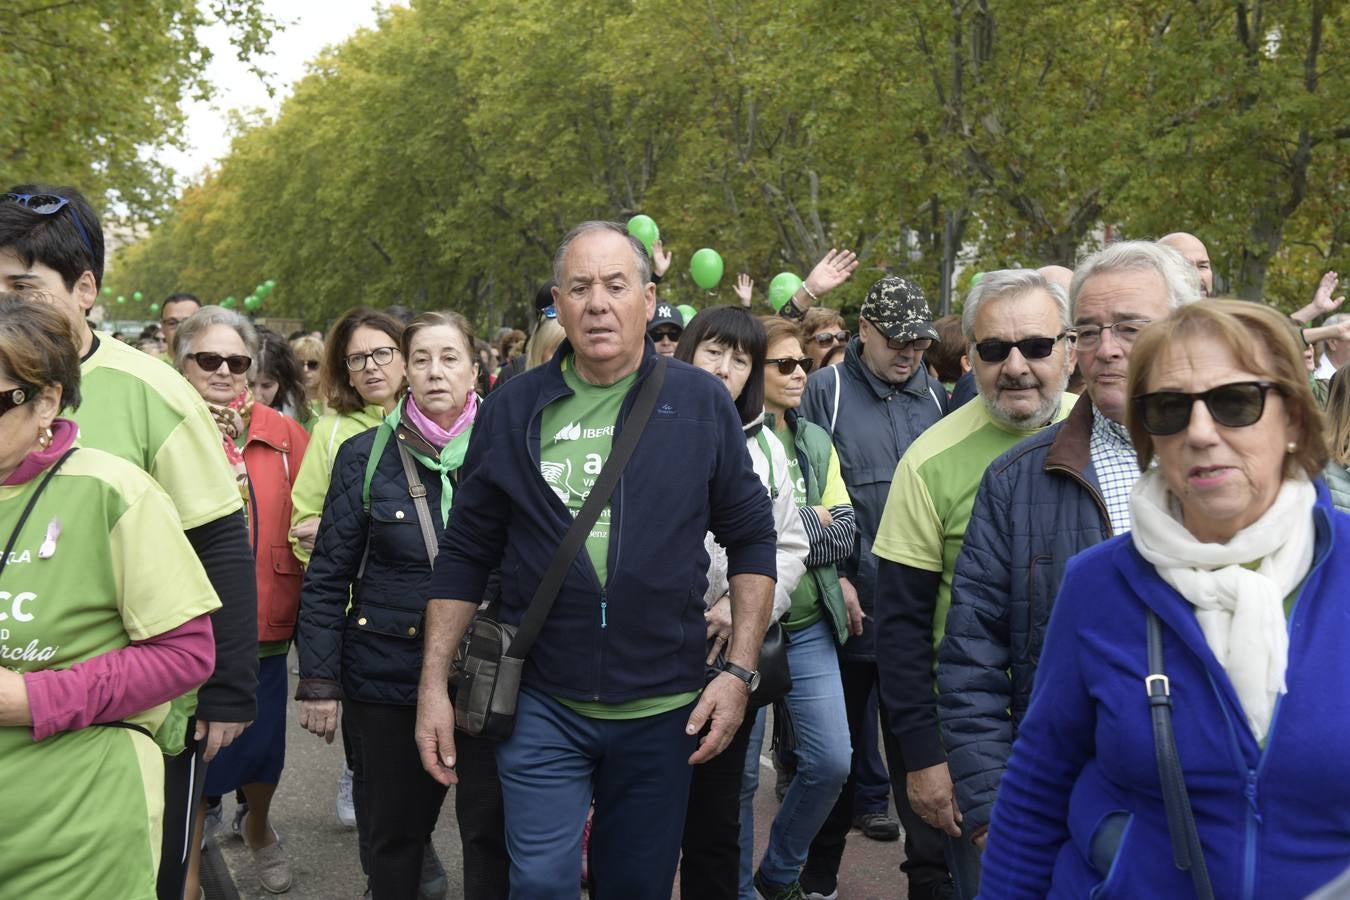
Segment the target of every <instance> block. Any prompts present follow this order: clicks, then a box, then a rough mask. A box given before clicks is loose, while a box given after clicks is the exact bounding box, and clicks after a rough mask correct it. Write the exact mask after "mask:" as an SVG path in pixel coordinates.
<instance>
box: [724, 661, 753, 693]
mask: <svg viewBox="0 0 1350 900" xmlns="http://www.w3.org/2000/svg"><path fill="white" fill-rule="evenodd" d="M722 671H723V672H727V673H729V674H731V675H735V676H736V677H737V678H739V679H740V680H741V681H744V682H745V683H746V684H747V685H749V687H750V691H751V693H753V692H754V690H755V688H757V687H759V673H758V672H751V671H750V670H749V669H742V668H741V667H740V666H738V665H736V664H735V663H733V662H724V663H722Z"/></svg>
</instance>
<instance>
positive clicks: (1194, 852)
mask: <svg viewBox="0 0 1350 900" xmlns="http://www.w3.org/2000/svg"><path fill="white" fill-rule="evenodd" d="M1144 688H1145V690H1146V691H1147V693H1148V703H1149V706H1150V707H1151V708H1152V715H1153V748H1154V752H1155V754H1156V755H1157V758H1158V781H1159V783H1160V784H1161V786H1162V797H1163V809H1164V810H1166V812H1167V831H1168V833H1169V834H1170V835H1171V837H1172V861H1173V863H1175V864H1176V867H1177V868H1178V869H1181V870H1182V871H1186V870H1187V869H1189V870H1190V873H1191V881H1192V882H1193V883H1194V884H1195V896H1196V897H1197V898H1198V900H1214V888H1213V887H1212V886H1211V885H1210V883H1209V868H1208V867H1207V866H1206V865H1205V854H1204V852H1203V850H1202V849H1201V847H1200V834H1199V832H1198V831H1196V828H1195V814H1194V812H1192V810H1191V798H1190V797H1189V795H1187V793H1186V780H1185V778H1184V777H1183V776H1182V774H1181V759H1180V757H1179V756H1178V755H1177V738H1176V735H1175V734H1174V733H1173V731H1172V688H1171V683H1170V682H1169V681H1168V680H1167V674H1166V672H1165V671H1164V668H1163V645H1162V623H1161V622H1159V621H1158V615H1157V613H1155V612H1153V610H1149V611H1148V677H1147V678H1145V679H1144Z"/></svg>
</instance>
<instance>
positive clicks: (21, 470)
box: [4, 419, 80, 485]
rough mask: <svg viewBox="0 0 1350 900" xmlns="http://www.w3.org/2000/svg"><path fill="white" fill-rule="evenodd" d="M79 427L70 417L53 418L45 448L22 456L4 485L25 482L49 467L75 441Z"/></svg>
mask: <svg viewBox="0 0 1350 900" xmlns="http://www.w3.org/2000/svg"><path fill="white" fill-rule="evenodd" d="M79 434H80V429H79V427H78V426H77V425H76V424H75V423H74V422H72V421H71V420H70V419H55V420H53V421H52V442H51V445H50V446H48V447H47V448H46V449H45V450H35V451H33V452H32V453H30V454H28V455H27V456H25V457H24V460H23V462H21V463H19V465H18V467H17V468H15V470H14V471H13V472H10V473H9V477H8V478H6V479H5V482H4V483H5V484H6V485H11V484H25V483H27V482H29V481H31V480H33V478H35V477H36V476H37V475H38V474H40V473H42V472H45V471H46V470H47V469H48V468H50V467H51V465H52V463H54V462H56V461H57V460H58V459H60V458H61V454H63V453H65V452H66V451H67V450H69V449H70V445H71V444H73V443H75V438H77V437H79Z"/></svg>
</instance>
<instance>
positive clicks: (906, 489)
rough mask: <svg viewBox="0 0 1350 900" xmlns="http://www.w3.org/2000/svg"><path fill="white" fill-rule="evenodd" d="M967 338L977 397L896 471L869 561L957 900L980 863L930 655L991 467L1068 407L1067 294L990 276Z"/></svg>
mask: <svg viewBox="0 0 1350 900" xmlns="http://www.w3.org/2000/svg"><path fill="white" fill-rule="evenodd" d="M961 329H962V332H963V333H964V335H965V338H966V342H967V344H968V346H969V356H970V361H971V364H972V366H973V367H974V371H975V381H976V384H977V386H978V387H979V391H980V397H979V400H972V401H971V402H970V403H967V404H966V405H965V406H963V407H961V408H960V409H959V410H957V411H956V412H954V413H952V414H951V415H950V416H948V417H947V418H946V419H944V420H943V421H942V422H941V423H940V424H938V425H936V426H934V427H933V428H930V429H929V430H928V431H926V432H924V434H923V436H922V437H920V438H919V439H918V440H916V441H915V442H914V443H913V444H911V445H910V447H909V449H908V450H907V451H906V452H905V455H904V457H903V458H902V459H901V460H900V465H899V466H898V467H897V468H896V470H895V477H894V479H893V481H892V482H891V489H890V494H889V496H888V497H887V500H886V509H885V512H884V513H883V514H882V517H881V524H880V525H879V527H878V529H877V536H876V540H875V541H873V543H872V552H873V554H875V555H876V557H877V575H876V578H877V596H876V629H877V645H876V653H877V668H878V671H879V674H880V677H881V702H882V707H883V709H885V710H886V712H887V713H888V714H889V716H890V719H889V723H888V724H889V732H890V737H891V738H892V739H893V740H894V741H895V743H896V745H897V746H898V747H899V751H900V754H901V757H902V758H903V759H904V761H905V765H906V773H907V774H906V786H907V789H908V796H909V801H910V804H911V805H912V807H913V808H914V811H915V812H917V813H918V814H919V816H920V818H922V819H923V821H924V822H926V823H927V824H928V825H930V826H932V827H935V828H938V829H939V830H941V831H942V832H944V833H945V835H946V855H947V863H948V867H949V868H950V871H951V875H952V878H953V880H954V882H955V888H956V895H957V896H958V897H960V898H964V900H969V898H971V897H973V896H974V895H975V892H976V890H978V880H979V856H978V852H977V850H976V848H975V847H974V845H972V844H971V842H970V835H969V833H968V832H967V831H965V830H964V829H963V827H962V824H961V814H960V812H959V811H958V810H957V808H956V805H955V803H954V802H953V799H952V796H953V795H952V781H951V777H950V775H949V774H948V771H947V760H946V754H945V753H944V751H943V747H942V741H941V738H940V737H939V734H938V713H937V695H936V691H935V683H934V682H935V679H934V671H933V662H934V651H935V648H936V647H937V644H938V641H940V640H941V638H942V634H943V628H944V626H945V624H946V619H947V607H948V605H949V603H950V598H951V584H952V575H953V572H954V570H955V568H956V557H957V553H958V552H959V551H960V549H961V543H962V540H963V538H964V536H965V530H966V523H967V522H968V521H969V520H970V511H971V506H972V504H973V502H974V499H975V489H976V488H977V487H978V486H979V483H980V476H981V475H982V474H983V473H984V470H985V467H986V466H988V465H989V463H990V462H991V461H992V460H993V459H994V458H995V457H997V456H999V455H1000V454H1001V453H1003V452H1004V451H1005V450H1008V449H1009V448H1011V447H1012V446H1013V445H1014V444H1016V443H1018V442H1019V441H1021V440H1022V439H1024V438H1026V437H1027V436H1028V435H1031V434H1034V433H1036V432H1037V431H1040V430H1041V429H1042V428H1044V427H1046V426H1047V425H1049V424H1051V423H1052V422H1056V421H1059V420H1060V419H1062V418H1064V417H1065V416H1066V415H1068V412H1069V410H1070V408H1071V407H1072V399H1073V397H1072V395H1068V396H1067V397H1066V395H1065V394H1064V387H1065V385H1066V384H1067V383H1068V380H1069V373H1070V371H1071V370H1072V368H1073V363H1074V350H1073V331H1072V328H1071V327H1070V319H1069V298H1068V296H1067V295H1066V294H1065V292H1064V289H1063V288H1062V287H1060V286H1059V285H1058V284H1056V283H1054V282H1051V281H1049V280H1047V279H1046V278H1045V276H1044V275H1041V274H1040V273H1039V272H1037V271H1035V270H1034V269H1009V270H1004V271H998V272H989V273H986V274H985V276H984V278H983V279H981V281H980V282H979V284H977V285H976V286H975V287H974V288H973V289H972V290H971V292H970V293H969V295H967V297H966V303H965V307H964V309H963V311H962V318H961Z"/></svg>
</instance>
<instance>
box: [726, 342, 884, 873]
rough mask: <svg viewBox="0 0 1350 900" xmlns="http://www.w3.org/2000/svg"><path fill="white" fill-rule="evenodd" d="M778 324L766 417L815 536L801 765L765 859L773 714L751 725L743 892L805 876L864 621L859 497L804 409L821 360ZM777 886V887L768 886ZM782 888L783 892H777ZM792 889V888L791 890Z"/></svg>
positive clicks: (793, 695) (804, 600) (843, 740)
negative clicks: (764, 767)
mask: <svg viewBox="0 0 1350 900" xmlns="http://www.w3.org/2000/svg"><path fill="white" fill-rule="evenodd" d="M761 321H762V322H763V323H764V327H765V330H766V332H767V334H768V351H767V353H766V354H765V355H766V359H765V365H764V423H765V426H766V427H771V428H772V429H773V432H774V434H775V435H776V436H777V437H778V439H779V441H780V442H781V443H782V444H783V446H784V447H785V448H787V449H788V453H787V458H788V471H789V474H790V476H791V479H790V480H791V482H792V488H793V495H794V497H793V499H794V501H795V502H796V504H797V507H798V511H799V513H800V514H801V519H802V525H803V526H804V527H805V529H806V533H807V536H808V538H809V539H810V550H809V552H808V554H807V557H806V566H807V569H806V575H805V576H804V577H803V578H802V580H801V581H800V582H799V583H798V585H797V587H796V589H795V590H794V591H793V592H792V605H791V606H790V607H789V608H788V612H787V615H785V616H784V617H783V619H782V624H783V628H784V630H785V631H786V632H787V651H788V669H789V670H790V671H791V672H792V690H791V691H789V692H788V695H787V701H786V704H787V709H788V710H789V712H790V713H791V716H792V726H793V730H794V733H795V735H796V747H795V748H794V749H793V751H792V754H793V757H794V759H795V763H796V774H795V775H794V777H793V779H792V781H791V783H790V784H789V785H788V789H787V792H786V793H785V794H784V795H783V801H782V804H781V805H780V806H779V808H778V814H777V815H776V816H775V817H774V821H773V825H772V826H770V829H769V843H768V847H767V848H766V849H765V852H764V856H763V857H762V858H761V859H760V860H759V862H758V865H757V866H756V861H755V859H754V835H755V830H754V797H755V790H756V789H757V788H758V787H759V768H760V764H759V757H760V748H761V746H762V745H763V742H764V714H763V711H762V710H761V711H760V715H759V718H758V721H757V722H756V723H755V728H754V731H753V732H751V735H750V751H749V752H748V753H747V754H746V756H745V771H744V775H743V778H742V781H741V897H742V898H743V900H744V898H747V897H754V896H756V894H755V892H756V890H758V891H759V895H760V896H764V897H774V896H778V895H779V893H781V892H782V891H783V890H784V889H785V886H786V889H787V890H790V889H791V887H793V886H797V885H799V884H800V887H801V888H802V889H805V888H807V887H809V884H808V883H806V882H805V881H804V880H803V879H809V876H810V873H803V872H802V867H803V866H804V865H805V863H806V858H807V853H808V851H809V850H810V847H811V841H812V840H813V839H814V838H815V836H816V832H817V831H819V830H820V826H821V825H822V824H824V822H825V819H826V817H827V816H828V815H829V814H830V810H831V809H832V808H833V807H834V804H835V801H836V800H837V799H838V797H839V792H840V790H841V789H842V788H843V786H844V782H845V781H846V780H847V779H848V772H849V764H850V761H851V760H852V749H851V743H850V741H849V730H848V719H847V716H846V714H845V709H844V687H843V683H842V681H841V680H840V676H839V658H838V655H837V651H838V647H839V646H841V645H842V644H843V643H844V642H845V641H846V640H848V636H849V635H850V634H858V633H861V631H862V609H861V608H860V607H859V606H858V605H857V601H856V600H854V601H853V603H852V604H851V605H850V604H846V603H845V600H844V594H843V591H842V590H841V589H840V586H839V573H838V572H837V571H836V570H835V563H836V562H838V561H839V560H842V559H844V558H845V557H847V556H848V555H849V554H850V553H852V552H853V544H854V535H855V530H856V529H855V525H854V519H853V505H852V501H850V499H849V496H848V492H847V490H846V489H845V488H844V480H843V478H842V476H841V475H840V473H839V458H838V456H836V455H835V452H834V447H833V446H832V445H831V444H830V438H829V435H828V434H827V433H826V432H825V430H824V429H822V428H820V427H819V426H817V425H815V424H813V423H811V422H808V421H806V419H803V418H800V417H799V416H798V415H797V411H796V407H798V406H799V405H801V400H802V391H803V390H804V389H805V387H806V375H807V373H808V372H809V371H810V370H811V368H812V360H811V358H810V357H809V356H807V354H806V349H805V347H804V346H803V345H804V343H805V342H804V340H803V333H802V331H801V327H800V326H798V325H797V324H795V323H793V322H790V321H788V320H787V319H783V318H779V317H776V316H775V317H765V318H764V319H762V320H761ZM766 888H767V890H766ZM775 889H776V890H777V891H778V892H779V893H775V892H774V891H775ZM784 896H787V894H784Z"/></svg>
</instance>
